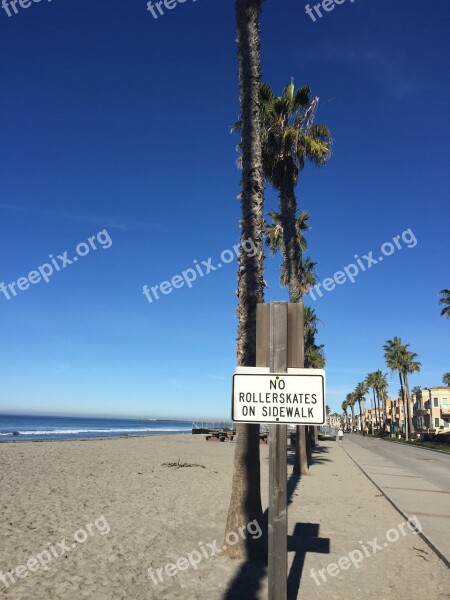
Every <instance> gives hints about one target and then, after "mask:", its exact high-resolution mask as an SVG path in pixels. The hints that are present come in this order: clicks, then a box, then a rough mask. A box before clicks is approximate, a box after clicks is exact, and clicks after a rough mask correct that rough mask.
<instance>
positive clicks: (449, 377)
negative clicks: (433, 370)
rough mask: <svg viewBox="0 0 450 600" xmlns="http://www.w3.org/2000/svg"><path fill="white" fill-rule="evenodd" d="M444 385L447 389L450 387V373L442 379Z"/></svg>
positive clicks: (445, 374)
mask: <svg viewBox="0 0 450 600" xmlns="http://www.w3.org/2000/svg"><path fill="white" fill-rule="evenodd" d="M442 383H443V384H444V385H446V386H447V387H450V373H444V375H443V377H442Z"/></svg>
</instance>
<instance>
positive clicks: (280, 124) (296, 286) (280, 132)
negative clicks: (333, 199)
mask: <svg viewBox="0 0 450 600" xmlns="http://www.w3.org/2000/svg"><path fill="white" fill-rule="evenodd" d="M310 91H311V90H310V88H309V87H303V88H300V89H297V90H296V89H295V86H294V83H293V81H291V83H290V84H288V85H287V86H286V88H285V89H284V93H283V96H275V95H274V93H273V91H272V89H271V88H270V86H268V85H267V84H263V85H262V86H261V106H262V135H263V165H264V176H265V178H266V180H267V181H268V182H270V183H271V184H272V185H273V186H274V188H275V189H276V190H277V191H278V193H279V197H280V219H279V226H280V227H279V228H278V229H279V232H280V235H281V237H282V240H281V241H280V244H281V246H282V254H283V272H284V273H285V274H286V281H287V282H288V286H289V299H290V302H292V303H296V302H299V301H300V299H301V290H300V280H299V274H300V261H301V253H302V247H301V239H300V241H299V233H301V227H302V224H303V225H304V226H305V227H306V228H307V227H308V225H307V220H308V216H309V215H308V214H307V213H301V214H300V216H299V217H297V216H296V215H297V199H296V196H295V188H296V186H297V183H298V177H299V173H300V171H301V170H302V169H303V167H304V165H305V161H306V160H309V161H310V162H312V163H314V164H317V165H324V164H325V163H326V161H327V160H328V158H329V156H330V153H331V143H332V140H331V134H330V131H329V129H328V127H326V126H325V125H313V121H314V116H315V111H316V108H317V103H318V99H317V98H314V99H310V97H309V94H310Z"/></svg>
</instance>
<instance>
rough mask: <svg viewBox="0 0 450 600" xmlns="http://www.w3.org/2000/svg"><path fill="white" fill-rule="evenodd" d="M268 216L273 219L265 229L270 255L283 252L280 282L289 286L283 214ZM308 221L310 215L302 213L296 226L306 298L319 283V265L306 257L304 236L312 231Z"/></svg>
mask: <svg viewBox="0 0 450 600" xmlns="http://www.w3.org/2000/svg"><path fill="white" fill-rule="evenodd" d="M268 214H269V216H270V217H271V223H268V224H267V225H266V229H265V235H266V246H268V247H269V248H270V253H271V254H272V256H273V255H274V254H276V253H277V252H278V251H280V252H281V254H282V256H283V262H282V265H281V275H280V281H281V283H282V285H284V286H288V285H289V279H288V273H287V270H286V264H287V260H286V252H285V247H284V244H283V227H282V225H281V214H280V213H278V212H270V213H268ZM308 219H309V214H308V213H307V212H306V211H302V212H301V213H300V215H299V216H298V218H297V221H296V225H295V226H296V235H297V241H298V244H299V247H300V262H299V273H298V278H299V287H300V293H301V295H302V296H304V295H305V294H306V293H307V291H308V290H309V288H310V287H313V286H314V285H315V284H316V283H317V273H316V270H315V268H316V266H317V263H316V262H314V261H312V260H311V258H310V257H309V256H305V255H304V252H305V251H306V249H307V247H308V244H307V241H306V238H305V235H304V234H305V232H306V231H308V230H309V229H311V227H310V226H309V223H308Z"/></svg>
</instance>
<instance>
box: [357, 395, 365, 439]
mask: <svg viewBox="0 0 450 600" xmlns="http://www.w3.org/2000/svg"><path fill="white" fill-rule="evenodd" d="M358 405H359V417H360V418H359V429H360V431H361V433H363V431H364V429H363V414H362V410H361V400H360V399H359V398H358ZM363 435H364V433H363Z"/></svg>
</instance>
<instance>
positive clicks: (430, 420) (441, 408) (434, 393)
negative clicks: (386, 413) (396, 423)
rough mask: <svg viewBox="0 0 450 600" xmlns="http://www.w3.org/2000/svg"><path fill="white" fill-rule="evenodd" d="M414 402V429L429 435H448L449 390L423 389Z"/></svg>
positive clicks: (442, 388)
mask: <svg viewBox="0 0 450 600" xmlns="http://www.w3.org/2000/svg"><path fill="white" fill-rule="evenodd" d="M412 399H413V402H414V427H415V428H416V429H417V430H418V431H429V432H430V433H450V388H448V387H445V386H443V385H438V386H435V387H431V388H423V389H422V394H421V397H418V398H415V397H414V395H413V397H412Z"/></svg>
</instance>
